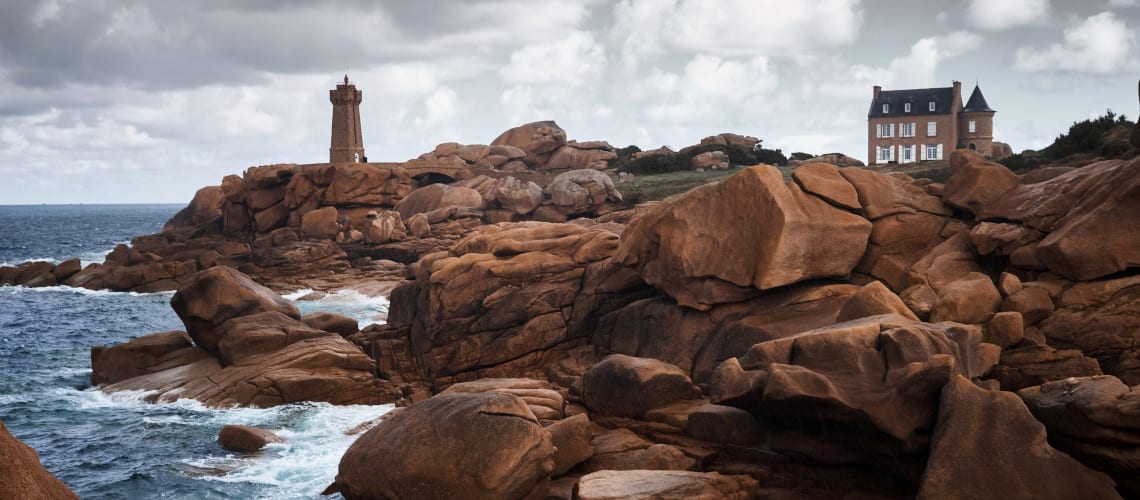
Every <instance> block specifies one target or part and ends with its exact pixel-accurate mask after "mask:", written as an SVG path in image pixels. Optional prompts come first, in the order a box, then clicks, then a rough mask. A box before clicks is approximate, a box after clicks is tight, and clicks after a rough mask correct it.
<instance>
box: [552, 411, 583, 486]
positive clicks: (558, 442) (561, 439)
mask: <svg viewBox="0 0 1140 500" xmlns="http://www.w3.org/2000/svg"><path fill="white" fill-rule="evenodd" d="M546 430H547V432H549V433H550V441H551V443H552V444H553V445H554V471H553V472H552V475H553V476H555V477H557V476H561V475H563V474H565V473H566V471H569V470H570V469H571V468H572V467H574V466H575V465H578V464H580V463H582V462H584V461H585V460H586V459H588V458H590V457H591V456H593V455H594V445H593V444H592V443H591V440H592V439H593V433H592V432H591V431H590V418H589V417H587V416H586V414H584V413H583V414H580V415H574V416H573V417H570V418H567V419H565V420H562V421H559V422H555V423H553V424H551V425H550V426H549V427H547V428H546Z"/></svg>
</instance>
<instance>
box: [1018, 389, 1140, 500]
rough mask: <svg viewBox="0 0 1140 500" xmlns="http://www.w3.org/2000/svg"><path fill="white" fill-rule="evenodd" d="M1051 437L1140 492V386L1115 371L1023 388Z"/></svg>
mask: <svg viewBox="0 0 1140 500" xmlns="http://www.w3.org/2000/svg"><path fill="white" fill-rule="evenodd" d="M1018 395H1019V396H1021V398H1022V399H1023V400H1024V401H1025V404H1026V405H1027V406H1028V407H1029V411H1031V412H1033V416H1034V417H1036V418H1037V420H1040V421H1041V423H1042V424H1044V425H1045V428H1046V429H1048V431H1049V443H1050V444H1051V445H1053V446H1054V447H1056V448H1057V449H1059V450H1061V451H1064V452H1066V453H1068V454H1070V455H1072V456H1073V457H1074V458H1077V459H1079V460H1080V461H1081V462H1083V463H1084V464H1085V465H1088V466H1090V467H1092V468H1094V469H1098V470H1101V471H1104V472H1107V473H1108V474H1109V475H1111V476H1112V477H1113V478H1114V479H1115V480H1116V482H1117V486H1118V488H1119V489H1120V492H1121V493H1122V494H1123V495H1124V496H1125V497H1128V498H1133V497H1136V496H1137V495H1140V391H1138V390H1137V388H1136V387H1131V388H1130V387H1128V386H1127V385H1125V384H1124V383H1123V382H1121V381H1120V379H1117V378H1116V377H1111V376H1100V377H1081V378H1069V379H1065V380H1058V381H1055V382H1049V383H1047V384H1044V385H1041V386H1039V387H1029V388H1026V389H1022V390H1020V391H1018Z"/></svg>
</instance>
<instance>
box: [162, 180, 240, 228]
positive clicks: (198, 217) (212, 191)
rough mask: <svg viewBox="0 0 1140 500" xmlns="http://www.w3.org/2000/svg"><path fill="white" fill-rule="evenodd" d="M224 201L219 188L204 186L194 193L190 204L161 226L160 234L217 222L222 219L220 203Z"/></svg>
mask: <svg viewBox="0 0 1140 500" xmlns="http://www.w3.org/2000/svg"><path fill="white" fill-rule="evenodd" d="M223 201H225V197H224V194H223V193H222V187H221V186H206V187H204V188H202V189H199V190H198V191H197V192H195V193H194V198H193V199H192V200H190V204H189V205H187V206H186V208H183V209H182V210H179V211H178V213H176V214H174V217H171V218H170V220H169V221H166V224H165V225H163V226H162V232H164V233H166V232H170V231H177V230H180V229H196V228H198V227H199V226H202V225H203V224H206V223H209V222H213V221H217V220H219V219H220V218H221V217H222V202H223Z"/></svg>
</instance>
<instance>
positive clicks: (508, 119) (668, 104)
mask: <svg viewBox="0 0 1140 500" xmlns="http://www.w3.org/2000/svg"><path fill="white" fill-rule="evenodd" d="M1138 28H1140V0H942V1H928V0H894V1H888V0H862V1H861V0H792V1H789V0H620V1H600V0H478V1H471V0H468V1H462V0H418V1H415V2H410V1H403V0H391V1H385V2H373V1H367V0H352V1H342V2H331V1H330V2H319V1H303V0H245V1H230V0H180V1H177V2H166V1H162V2H159V1H152V2H147V1H138V0H41V1H28V0H0V176H2V180H0V204H13V203H17V204H18V203H100V202H104V203H106V202H110V203H123V202H176V203H183V202H186V201H187V200H189V198H190V197H191V196H192V194H193V192H194V191H195V190H196V189H197V188H198V187H200V186H203V185H208V184H217V183H219V182H220V180H221V178H222V177H223V176H224V175H227V174H231V173H240V172H241V171H243V170H244V169H245V168H246V167H248V166H251V165H261V164H268V163H280V162H297V163H308V162H320V161H327V158H328V141H329V136H328V133H329V132H328V129H329V122H330V116H331V104H330V103H329V101H328V93H327V91H328V89H330V88H332V86H333V85H334V84H335V83H336V81H337V80H338V79H340V78H341V77H342V75H343V74H344V73H345V72H347V73H348V74H349V76H350V78H351V79H352V80H354V81H355V82H356V84H357V85H358V87H359V88H360V89H361V90H363V91H364V102H363V104H362V105H361V119H362V120H361V121H362V124H363V131H364V142H365V148H366V152H367V154H368V157H369V159H370V160H373V161H403V160H407V159H410V158H413V157H415V156H418V155H419V154H420V153H423V152H425V151H429V150H431V149H433V148H434V146H435V145H436V144H438V143H441V142H450V141H455V142H460V143H468V144H472V143H480V144H485V143H488V142H490V141H491V140H492V139H493V138H494V137H495V136H496V135H498V134H499V133H500V132H501V131H503V130H505V129H507V128H509V127H511V126H514V125H517V124H521V123H525V122H529V121H534V120H540V119H553V120H556V121H557V122H558V123H559V124H560V125H561V126H562V127H563V128H564V129H566V131H567V134H568V136H569V137H570V138H571V139H577V140H607V141H609V142H610V143H611V144H613V145H614V146H617V147H621V146H626V145H629V144H636V145H638V146H640V147H642V148H650V147H657V146H660V145H663V144H664V145H669V146H672V147H675V148H676V147H681V146H685V145H688V144H693V143H695V142H697V141H699V140H700V139H701V138H702V137H704V136H707V135H711V134H714V133H719V132H726V131H727V132H737V133H742V134H748V135H753V136H756V137H760V138H762V139H763V140H764V143H765V144H766V145H767V146H769V147H778V148H781V149H783V150H784V152H785V153H790V152H792V151H806V152H810V153H816V154H818V153H825V152H832V151H841V152H845V153H848V154H850V155H852V156H855V157H858V158H864V157H865V155H866V113H867V109H868V106H869V103H870V97H871V87H872V86H873V85H876V84H879V85H883V86H884V87H885V88H887V89H893V88H915V87H932V86H949V85H950V82H951V81H952V80H961V81H962V82H963V87H964V92H965V93H968V92H969V91H970V90H972V88H973V85H974V82H975V81H978V82H980V83H981V87H982V89H983V90H984V92H985V95H986V97H987V99H988V101H989V103H990V105H991V106H992V107H994V108H995V109H997V110H998V113H997V115H996V119H995V121H996V125H995V136H996V137H997V140H1002V141H1005V142H1008V143H1010V144H1011V145H1012V146H1013V148H1014V150H1015V151H1020V150H1023V149H1026V148H1040V147H1042V146H1045V145H1047V144H1049V142H1051V140H1052V138H1053V137H1054V136H1056V135H1057V134H1058V133H1059V132H1062V131H1064V130H1066V129H1067V127H1068V125H1069V124H1071V123H1072V122H1073V121H1074V120H1080V119H1084V118H1088V117H1092V116H1096V115H1098V114H1100V113H1102V112H1103V111H1104V110H1105V109H1106V108H1112V109H1113V110H1115V111H1117V112H1120V113H1125V114H1126V115H1128V116H1129V117H1130V118H1135V117H1136V115H1137V95H1136V94H1137V92H1136V81H1137V77H1138V76H1140V71H1138V70H1140V47H1138V42H1137V36H1138V35H1137V29H1138Z"/></svg>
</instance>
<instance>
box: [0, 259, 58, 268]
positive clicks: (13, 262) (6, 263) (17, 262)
mask: <svg viewBox="0 0 1140 500" xmlns="http://www.w3.org/2000/svg"><path fill="white" fill-rule="evenodd" d="M43 261H47V262H51V263H52V264H59V263H60V261H59V260H56V259H53V258H51V257H32V258H30V259H22V260H6V261H4V262H0V267H16V266H18V265H20V264H27V263H29V262H43Z"/></svg>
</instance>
